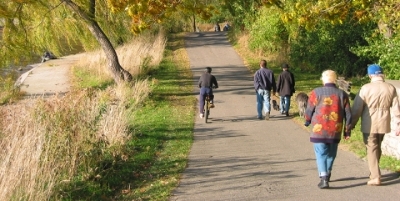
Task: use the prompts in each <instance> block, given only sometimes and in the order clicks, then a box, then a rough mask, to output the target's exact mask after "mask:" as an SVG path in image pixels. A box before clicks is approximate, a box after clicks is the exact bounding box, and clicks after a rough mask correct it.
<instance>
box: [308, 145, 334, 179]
mask: <svg viewBox="0 0 400 201" xmlns="http://www.w3.org/2000/svg"><path fill="white" fill-rule="evenodd" d="M313 144H314V152H315V157H316V159H317V167H318V172H319V176H320V177H323V176H327V175H329V174H330V173H331V171H332V166H333V161H335V158H336V154H337V150H338V145H339V143H313Z"/></svg>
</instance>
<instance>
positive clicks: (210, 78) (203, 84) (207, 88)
mask: <svg viewBox="0 0 400 201" xmlns="http://www.w3.org/2000/svg"><path fill="white" fill-rule="evenodd" d="M211 71H212V69H211V68H210V67H206V69H205V71H204V73H203V74H202V75H201V77H200V79H199V82H198V84H199V88H200V96H199V106H200V118H203V117H204V103H205V97H206V95H207V94H209V95H210V104H211V108H214V107H215V105H214V94H213V88H215V89H216V88H218V82H217V79H216V78H215V76H214V75H212V74H211Z"/></svg>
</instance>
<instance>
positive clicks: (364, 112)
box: [352, 64, 400, 186]
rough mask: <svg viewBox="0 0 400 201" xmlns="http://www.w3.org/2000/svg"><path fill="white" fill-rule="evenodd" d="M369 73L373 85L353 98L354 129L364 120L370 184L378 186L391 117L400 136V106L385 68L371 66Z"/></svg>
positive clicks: (368, 183) (364, 87) (363, 127)
mask: <svg viewBox="0 0 400 201" xmlns="http://www.w3.org/2000/svg"><path fill="white" fill-rule="evenodd" d="M367 72H368V77H369V78H370V80H371V82H370V83H368V84H365V85H363V86H362V87H361V89H360V91H359V92H358V93H357V95H356V97H355V99H354V102H353V106H352V115H353V122H352V128H354V127H355V125H356V124H357V122H358V120H359V119H360V118H361V132H362V133H363V140H364V144H365V146H366V149H367V160H368V167H369V171H370V176H369V178H370V180H369V181H368V182H367V185H371V186H377V185H380V184H381V172H380V169H379V160H380V158H381V155H382V150H381V144H382V141H383V138H384V136H385V134H386V133H390V131H391V128H390V122H391V116H394V117H395V118H394V125H395V126H396V127H397V129H396V128H395V133H396V135H397V136H398V135H400V103H399V97H398V95H397V92H396V88H395V87H394V86H393V85H391V84H389V83H387V82H385V79H384V74H383V69H382V68H381V67H380V66H379V65H377V64H372V65H369V66H368V68H367ZM390 108H392V110H390ZM391 112H393V114H391Z"/></svg>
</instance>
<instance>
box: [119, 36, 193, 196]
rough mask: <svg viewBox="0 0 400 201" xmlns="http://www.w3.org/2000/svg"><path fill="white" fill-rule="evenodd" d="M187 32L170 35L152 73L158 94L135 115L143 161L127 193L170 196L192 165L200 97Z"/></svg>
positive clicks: (138, 149)
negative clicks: (188, 52) (189, 160)
mask: <svg viewBox="0 0 400 201" xmlns="http://www.w3.org/2000/svg"><path fill="white" fill-rule="evenodd" d="M182 36H183V35H176V36H170V38H169V42H168V44H167V50H166V54H165V58H164V60H163V61H162V62H161V65H160V68H159V69H158V70H157V71H154V72H153V74H152V79H153V82H154V83H156V84H155V85H154V90H153V92H152V95H151V97H150V99H149V100H148V101H147V102H146V103H145V105H144V107H143V108H141V109H140V110H138V111H136V112H135V113H134V115H132V117H134V118H132V119H130V121H131V124H134V129H135V133H136V139H135V144H136V146H135V149H136V154H135V160H136V162H137V163H139V164H138V165H137V168H135V169H133V170H132V171H133V173H134V174H135V178H133V181H134V183H133V185H132V186H131V187H132V189H131V191H132V192H131V193H128V194H127V195H125V196H124V197H125V199H129V200H167V198H168V197H169V196H170V193H171V191H172V190H173V188H174V187H175V186H176V185H177V182H178V180H179V174H180V173H181V172H182V171H183V170H184V169H185V167H186V163H187V161H186V160H187V155H188V153H189V149H190V146H191V143H192V140H193V139H192V134H193V133H192V132H193V125H194V111H195V110H194V109H195V108H194V107H195V101H196V99H195V97H194V96H193V86H192V74H191V71H190V67H189V65H188V63H187V62H186V61H187V59H186V52H185V50H184V49H183V39H182Z"/></svg>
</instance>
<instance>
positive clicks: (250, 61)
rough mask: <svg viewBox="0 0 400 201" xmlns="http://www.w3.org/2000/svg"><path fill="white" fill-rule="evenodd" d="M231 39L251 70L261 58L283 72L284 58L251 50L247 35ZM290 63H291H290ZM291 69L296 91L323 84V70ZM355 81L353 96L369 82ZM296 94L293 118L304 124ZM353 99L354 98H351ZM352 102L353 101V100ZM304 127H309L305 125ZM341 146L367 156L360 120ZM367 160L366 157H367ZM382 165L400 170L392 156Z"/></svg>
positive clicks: (271, 67)
mask: <svg viewBox="0 0 400 201" xmlns="http://www.w3.org/2000/svg"><path fill="white" fill-rule="evenodd" d="M229 37H230V40H231V42H232V43H233V44H234V48H235V49H236V51H237V52H238V53H239V55H241V57H242V59H243V60H244V63H245V64H246V66H247V67H248V68H249V70H250V71H252V72H255V71H256V70H258V69H259V62H260V60H261V59H265V60H267V62H268V67H269V68H270V69H272V70H273V71H274V73H275V77H277V76H278V75H279V73H280V72H281V68H280V66H281V64H282V61H285V59H284V58H279V56H274V55H268V56H267V55H261V54H259V53H254V52H251V51H249V48H247V47H246V36H237V35H233V33H230V36H229ZM289 65H290V64H289ZM290 70H291V71H292V72H293V74H294V76H295V80H296V87H295V88H296V93H298V92H305V93H309V92H310V91H311V90H312V89H314V88H316V87H319V86H321V85H322V83H321V80H320V77H321V73H322V72H310V71H302V70H301V69H300V68H297V67H296V66H292V67H291V68H290ZM350 81H352V83H353V85H352V86H353V87H352V89H351V96H353V97H354V94H356V93H357V92H358V91H359V89H360V87H361V86H362V85H363V84H366V83H368V82H369V79H368V78H367V77H363V78H352V79H350ZM295 95H296V94H294V96H292V100H291V102H292V104H291V109H290V111H291V112H292V113H293V114H294V115H295V118H294V119H293V120H294V121H295V122H296V123H298V124H300V125H303V123H304V120H303V119H302V118H300V117H299V116H298V109H297V105H296V103H295V101H294V97H295ZM351 101H352V100H351ZM351 103H352V102H351ZM304 129H308V128H306V127H304ZM340 147H341V149H343V150H349V151H351V152H353V153H355V154H356V155H357V156H358V157H360V158H363V159H365V157H366V148H365V145H364V142H363V137H362V133H361V132H360V121H359V122H358V124H357V125H356V127H355V129H354V130H353V131H352V137H351V138H350V139H349V140H347V141H345V140H342V141H341V143H340ZM365 160H366V159H365ZM380 167H381V168H383V169H388V170H391V171H400V160H397V159H396V158H394V157H391V156H382V157H381V160H380Z"/></svg>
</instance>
